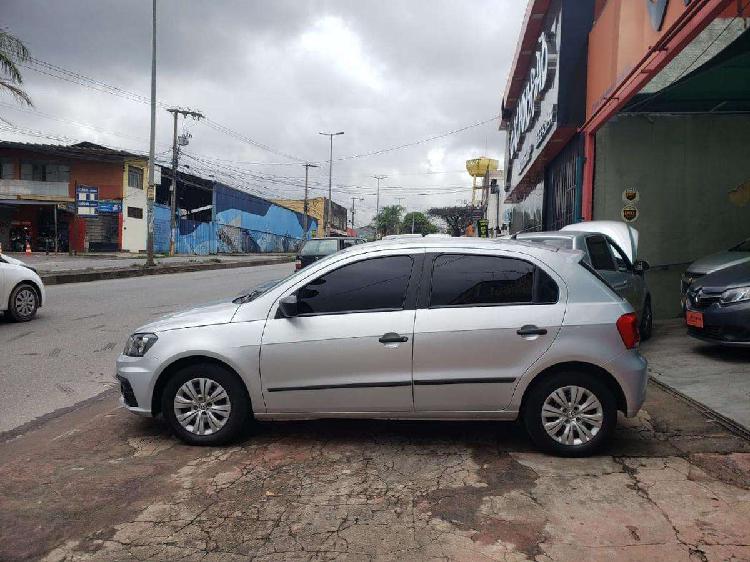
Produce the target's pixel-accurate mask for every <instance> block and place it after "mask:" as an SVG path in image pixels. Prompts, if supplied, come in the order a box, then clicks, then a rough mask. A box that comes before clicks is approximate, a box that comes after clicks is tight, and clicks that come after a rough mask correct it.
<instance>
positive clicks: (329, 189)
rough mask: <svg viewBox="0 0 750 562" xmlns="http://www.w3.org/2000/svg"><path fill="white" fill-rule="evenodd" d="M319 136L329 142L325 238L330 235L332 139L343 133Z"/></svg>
mask: <svg viewBox="0 0 750 562" xmlns="http://www.w3.org/2000/svg"><path fill="white" fill-rule="evenodd" d="M318 134H319V135H325V136H327V137H328V138H329V139H330V140H331V152H330V155H329V157H328V210H327V212H326V215H327V217H326V236H330V235H331V212H332V205H331V197H332V189H331V186H332V185H333V137H335V136H338V135H343V134H344V131H339V132H338V133H318Z"/></svg>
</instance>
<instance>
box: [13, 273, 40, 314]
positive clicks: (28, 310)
mask: <svg viewBox="0 0 750 562" xmlns="http://www.w3.org/2000/svg"><path fill="white" fill-rule="evenodd" d="M38 309H39V295H37V293H36V289H34V287H32V286H31V285H29V284H27V283H22V284H20V285H18V286H17V287H16V288H15V289H13V291H12V292H11V293H10V299H9V300H8V316H9V317H10V318H11V319H12V320H15V321H16V322H28V321H29V320H31V319H32V318H34V316H35V315H36V311H37V310H38Z"/></svg>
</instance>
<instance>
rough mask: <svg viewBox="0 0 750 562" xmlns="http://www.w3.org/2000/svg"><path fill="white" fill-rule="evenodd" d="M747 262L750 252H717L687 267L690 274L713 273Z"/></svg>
mask: <svg viewBox="0 0 750 562" xmlns="http://www.w3.org/2000/svg"><path fill="white" fill-rule="evenodd" d="M747 262H750V252H732V251H725V252H717V253H716V254H711V255H710V256H706V257H704V258H701V259H699V260H695V261H694V262H693V263H691V264H690V267H688V271H690V272H691V273H713V272H715V271H719V270H720V269H724V268H727V267H731V266H733V265H739V264H741V263H747Z"/></svg>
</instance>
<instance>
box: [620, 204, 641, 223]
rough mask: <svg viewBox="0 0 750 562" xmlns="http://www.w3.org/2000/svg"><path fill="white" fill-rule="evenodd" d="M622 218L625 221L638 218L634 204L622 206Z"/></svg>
mask: <svg viewBox="0 0 750 562" xmlns="http://www.w3.org/2000/svg"><path fill="white" fill-rule="evenodd" d="M621 215H622V220H624V221H625V222H635V220H636V219H637V218H638V208H637V207H636V206H635V205H630V204H628V205H625V206H624V207H623V208H622V213H621Z"/></svg>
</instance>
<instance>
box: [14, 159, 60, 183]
mask: <svg viewBox="0 0 750 562" xmlns="http://www.w3.org/2000/svg"><path fill="white" fill-rule="evenodd" d="M21 179H22V180H32V181H64V182H67V181H69V180H70V167H69V166H67V165H66V164H55V163H50V162H21Z"/></svg>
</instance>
